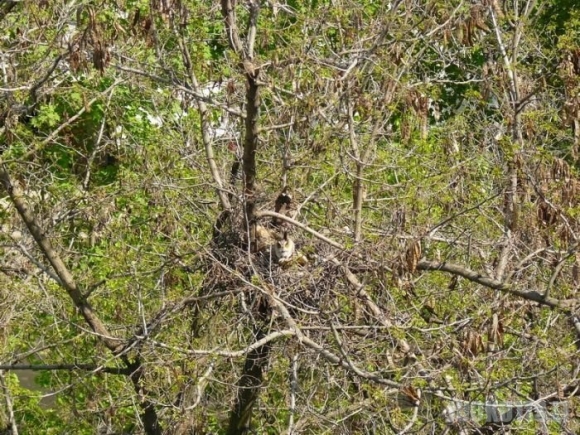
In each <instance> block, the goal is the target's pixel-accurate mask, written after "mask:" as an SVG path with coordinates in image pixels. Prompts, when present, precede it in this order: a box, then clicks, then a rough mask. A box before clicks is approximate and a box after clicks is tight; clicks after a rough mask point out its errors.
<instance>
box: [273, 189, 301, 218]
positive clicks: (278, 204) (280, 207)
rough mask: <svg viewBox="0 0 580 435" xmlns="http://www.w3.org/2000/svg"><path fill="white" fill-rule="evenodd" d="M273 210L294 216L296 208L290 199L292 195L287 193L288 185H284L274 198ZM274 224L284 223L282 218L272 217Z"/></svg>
mask: <svg viewBox="0 0 580 435" xmlns="http://www.w3.org/2000/svg"><path fill="white" fill-rule="evenodd" d="M274 211H275V212H276V213H280V214H283V215H285V216H288V217H291V218H294V216H295V214H296V210H295V207H294V203H293V201H292V195H290V194H289V193H288V187H287V186H286V187H285V188H284V189H283V190H282V192H281V193H280V195H278V197H277V198H276V201H275V203H274ZM273 223H274V225H276V226H281V225H284V223H285V222H284V221H283V220H282V219H278V218H274V220H273Z"/></svg>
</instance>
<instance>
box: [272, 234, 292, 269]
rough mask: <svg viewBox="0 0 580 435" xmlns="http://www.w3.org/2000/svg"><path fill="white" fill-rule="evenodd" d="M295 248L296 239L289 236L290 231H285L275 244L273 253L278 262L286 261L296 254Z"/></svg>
mask: <svg viewBox="0 0 580 435" xmlns="http://www.w3.org/2000/svg"><path fill="white" fill-rule="evenodd" d="M295 250H296V246H295V245H294V240H292V239H291V238H290V237H288V233H287V232H286V231H284V236H283V238H282V239H281V240H278V241H277V242H276V243H275V244H274V249H273V254H274V257H275V259H276V261H278V263H286V262H288V261H289V260H290V258H291V257H292V255H294V251H295Z"/></svg>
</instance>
